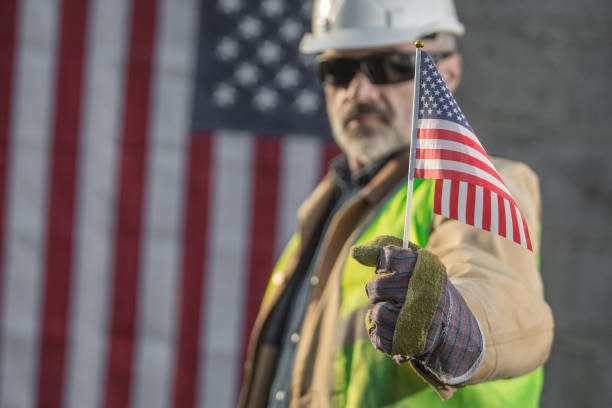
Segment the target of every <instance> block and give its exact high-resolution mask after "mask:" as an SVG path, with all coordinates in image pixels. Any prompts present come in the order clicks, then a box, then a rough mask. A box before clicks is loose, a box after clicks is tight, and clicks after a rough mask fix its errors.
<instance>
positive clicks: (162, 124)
mask: <svg viewBox="0 0 612 408" xmlns="http://www.w3.org/2000/svg"><path fill="white" fill-rule="evenodd" d="M199 7H201V4H200V2H198V1H197V0H184V1H182V2H180V4H177V3H176V2H174V1H171V0H157V1H155V2H153V3H150V2H149V3H147V4H144V3H143V2H142V0H133V1H131V2H123V1H119V0H104V1H103V0H88V1H83V2H79V1H76V0H65V1H61V2H47V1H43V0H22V1H18V0H10V1H5V2H2V4H1V5H0V47H1V49H0V91H1V92H0V227H1V229H0V300H1V303H0V328H1V330H0V406H19V407H34V406H36V405H40V406H61V407H71V408H80V407H89V406H108V407H162V406H164V407H165V406H175V407H204V406H206V407H208V406H218V407H230V406H234V405H235V402H236V396H237V393H238V385H239V381H240V377H241V370H242V362H241V358H242V353H243V350H244V346H245V344H246V341H247V340H246V339H247V336H248V331H249V330H250V327H251V325H252V323H253V320H254V312H255V310H256V309H257V308H258V303H259V300H260V299H261V296H262V294H263V293H262V292H263V288H264V286H265V283H266V281H267V278H268V274H269V273H270V266H271V264H272V263H273V261H274V258H275V256H276V255H277V254H278V252H279V250H280V248H281V247H282V246H283V244H284V241H285V240H286V239H287V238H288V236H289V235H290V234H291V233H292V231H293V228H294V226H295V218H294V217H295V211H296V210H297V207H298V205H299V204H300V203H301V202H302V200H303V198H305V197H306V195H307V194H308V193H309V192H310V191H311V190H312V188H313V187H314V185H315V184H316V182H317V181H318V179H320V177H321V175H322V174H323V173H324V172H325V171H326V167H327V162H328V161H329V159H330V158H331V157H332V156H334V155H336V154H337V153H338V151H339V150H338V148H337V147H336V146H335V145H333V144H331V143H328V142H325V141H323V140H322V139H320V138H315V137H313V136H312V135H300V134H291V135H287V136H284V137H281V138H279V137H274V138H272V137H268V138H266V139H261V138H260V137H259V136H260V135H257V134H254V133H251V132H238V131H233V130H220V129H213V130H198V129H192V128H191V126H192V120H193V118H192V117H191V115H192V112H193V111H194V107H193V102H194V95H193V89H195V81H196V78H195V61H196V60H197V53H198V52H199V51H198V47H197V45H198V44H197V42H198V41H199V40H198V38H196V37H197V36H198V33H199V27H198V24H199V21H198V18H199V15H200V14H199V11H198V9H199ZM203 114H205V112H198V113H197V115H203ZM258 217H260V218H259V219H258ZM258 240H259V241H265V240H267V241H268V242H267V243H266V242H259V243H257V244H256V245H253V243H254V242H257V241H258ZM264 264H265V265H268V266H267V267H266V266H265V265H264Z"/></svg>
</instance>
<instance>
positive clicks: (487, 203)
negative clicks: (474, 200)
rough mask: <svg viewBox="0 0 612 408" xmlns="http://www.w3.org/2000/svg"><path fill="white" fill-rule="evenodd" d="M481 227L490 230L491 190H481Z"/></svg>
mask: <svg viewBox="0 0 612 408" xmlns="http://www.w3.org/2000/svg"><path fill="white" fill-rule="evenodd" d="M482 229H483V230H486V231H491V192H490V191H487V190H486V189H485V190H484V191H483V192H482Z"/></svg>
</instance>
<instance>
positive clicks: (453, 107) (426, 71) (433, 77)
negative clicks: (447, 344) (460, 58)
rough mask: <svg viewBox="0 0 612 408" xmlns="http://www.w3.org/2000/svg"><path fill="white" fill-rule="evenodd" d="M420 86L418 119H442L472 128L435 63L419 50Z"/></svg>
mask: <svg viewBox="0 0 612 408" xmlns="http://www.w3.org/2000/svg"><path fill="white" fill-rule="evenodd" d="M419 68H420V70H421V88H420V91H419V92H420V96H419V105H418V111H419V119H444V120H449V121H452V122H455V123H457V124H459V125H461V126H464V127H466V128H468V129H469V130H470V131H471V130H472V128H471V127H470V124H469V123H468V122H467V119H466V118H465V115H463V112H462V111H461V108H459V105H458V104H457V102H456V101H455V98H454V97H453V95H452V94H451V92H450V91H449V90H448V88H447V87H446V83H445V82H444V80H443V79H442V76H441V75H440V72H438V68H437V67H436V63H435V62H434V61H433V59H432V58H431V57H430V56H429V55H427V53H426V52H425V51H421V66H420V67H419Z"/></svg>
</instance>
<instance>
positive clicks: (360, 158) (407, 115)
mask: <svg viewBox="0 0 612 408" xmlns="http://www.w3.org/2000/svg"><path fill="white" fill-rule="evenodd" d="M425 49H426V50H428V51H429V48H427V43H426V48H425ZM393 50H398V51H402V52H414V51H415V48H414V46H413V45H412V44H403V45H398V46H393V47H381V48H369V49H362V50H342V51H326V52H325V53H323V57H344V58H362V57H365V56H367V55H369V54H373V53H380V52H385V51H393ZM434 51H437V50H434ZM324 88H325V98H326V101H327V113H328V116H329V120H330V124H331V129H332V133H333V135H334V139H335V140H336V142H337V143H338V145H339V146H340V147H341V148H342V150H343V151H344V152H345V153H346V155H347V157H348V160H349V166H350V167H351V170H355V169H358V168H360V167H363V166H367V165H369V164H372V163H375V162H376V161H378V160H380V159H381V158H383V157H385V156H386V155H388V154H390V153H392V152H394V151H397V150H400V149H402V148H405V147H406V146H408V145H409V143H410V135H411V126H412V101H413V92H414V81H413V80H410V81H405V82H398V83H393V84H384V85H375V84H372V83H371V82H370V80H369V79H368V77H367V76H366V75H365V74H364V73H362V72H361V71H357V73H356V75H355V76H354V77H353V79H352V80H351V82H350V83H349V84H348V86H346V87H338V86H334V85H330V84H325V85H324Z"/></svg>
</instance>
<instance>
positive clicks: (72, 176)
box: [37, 0, 89, 407]
mask: <svg viewBox="0 0 612 408" xmlns="http://www.w3.org/2000/svg"><path fill="white" fill-rule="evenodd" d="M88 6H89V5H88V2H87V1H81V0H65V1H64V2H63V3H62V8H61V17H60V26H59V29H60V33H59V55H58V59H57V68H56V86H57V88H56V93H55V102H54V106H53V108H54V110H55V113H54V118H53V122H54V124H53V136H52V138H53V141H52V148H51V149H52V151H51V168H50V172H51V174H50V191H49V206H48V210H47V211H48V215H47V222H48V224H47V240H46V243H47V247H46V251H45V252H46V253H45V258H46V259H45V281H44V286H43V294H42V296H43V299H42V301H43V308H42V313H43V316H42V333H41V340H42V341H41V343H40V368H39V372H38V404H37V405H38V406H40V407H59V406H60V405H61V402H62V392H63V379H64V377H63V372H64V353H65V343H66V326H67V318H68V316H67V315H68V303H69V293H70V285H71V280H72V276H71V275H72V249H73V248H72V247H73V221H74V201H75V200H74V199H75V184H76V167H77V163H76V160H77V150H78V148H79V146H78V136H79V131H80V121H81V106H82V104H81V93H82V77H83V64H84V53H85V38H86V36H85V33H86V22H87V14H88Z"/></svg>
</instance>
